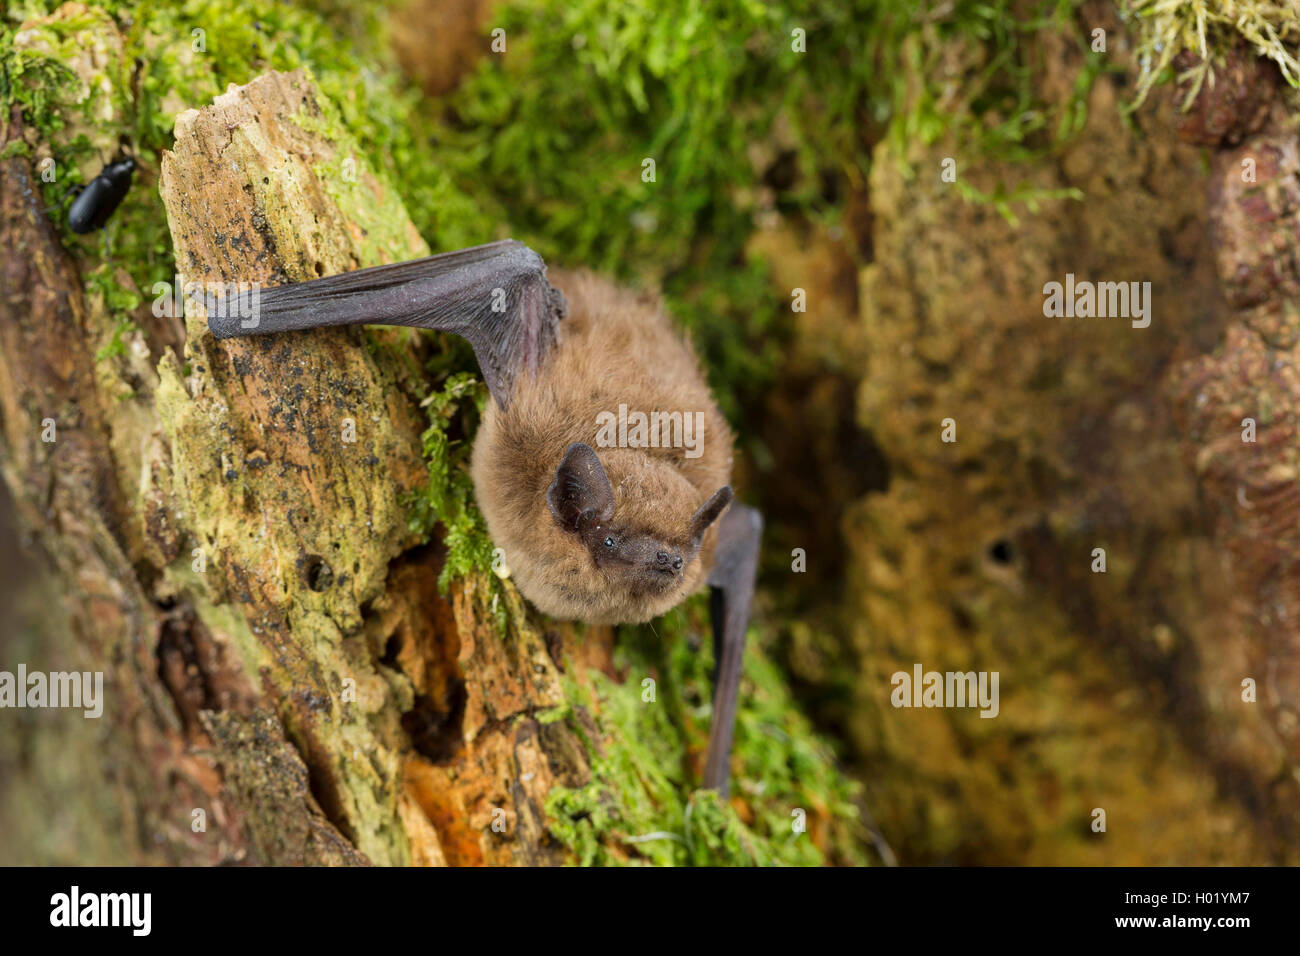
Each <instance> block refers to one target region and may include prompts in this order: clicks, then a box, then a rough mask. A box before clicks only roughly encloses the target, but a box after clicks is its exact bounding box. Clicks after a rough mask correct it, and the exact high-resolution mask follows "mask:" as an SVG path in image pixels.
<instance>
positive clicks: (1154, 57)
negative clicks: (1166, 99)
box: [1125, 0, 1300, 108]
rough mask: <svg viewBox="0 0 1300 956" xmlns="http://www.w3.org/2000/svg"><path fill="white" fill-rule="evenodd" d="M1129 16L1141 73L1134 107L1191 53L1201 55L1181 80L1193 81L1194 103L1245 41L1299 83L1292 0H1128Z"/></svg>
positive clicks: (1299, 25) (1297, 22)
mask: <svg viewBox="0 0 1300 956" xmlns="http://www.w3.org/2000/svg"><path fill="white" fill-rule="evenodd" d="M1125 14H1126V16H1127V17H1129V18H1131V19H1133V20H1134V21H1135V22H1136V25H1137V32H1138V38H1139V42H1138V55H1139V57H1140V58H1141V62H1142V76H1141V78H1140V80H1139V83H1138V91H1137V95H1136V96H1135V97H1134V103H1133V105H1134V107H1135V108H1136V107H1137V106H1140V105H1141V104H1142V102H1143V101H1144V100H1145V99H1146V97H1147V94H1149V93H1150V92H1151V89H1152V88H1153V87H1154V86H1156V85H1157V84H1159V83H1163V82H1167V81H1168V80H1170V79H1172V78H1173V61H1174V58H1175V57H1176V56H1178V54H1180V53H1182V52H1184V51H1190V52H1192V53H1194V54H1196V56H1197V57H1199V61H1198V62H1197V63H1196V65H1195V66H1193V67H1191V68H1190V69H1189V70H1188V71H1187V72H1186V74H1185V75H1183V76H1180V77H1179V79H1180V80H1184V79H1185V80H1190V81H1191V82H1190V85H1189V89H1188V91H1187V96H1186V98H1185V99H1184V101H1183V106H1184V108H1186V107H1188V106H1190V105H1191V103H1192V101H1193V100H1195V99H1196V94H1197V93H1199V92H1200V89H1201V86H1202V85H1204V83H1205V81H1206V79H1207V78H1208V77H1209V76H1212V75H1213V73H1214V66H1215V64H1216V63H1217V62H1221V60H1222V56H1223V53H1224V51H1225V50H1227V49H1229V48H1230V47H1232V46H1234V45H1236V44H1238V43H1245V44H1246V45H1248V46H1249V47H1251V48H1252V49H1254V51H1255V53H1256V54H1257V55H1258V56H1263V57H1267V58H1268V59H1270V60H1272V61H1273V62H1274V63H1276V64H1277V67H1278V69H1279V70H1280V71H1281V72H1282V76H1283V77H1284V78H1285V79H1286V81H1287V82H1288V83H1290V84H1291V85H1292V86H1293V87H1300V60H1298V59H1297V55H1298V54H1300V9H1298V8H1297V7H1296V5H1295V3H1294V2H1292V0H1282V2H1276V3H1275V2H1270V0H1232V2H1226V0H1181V2H1180V0H1126V3H1125Z"/></svg>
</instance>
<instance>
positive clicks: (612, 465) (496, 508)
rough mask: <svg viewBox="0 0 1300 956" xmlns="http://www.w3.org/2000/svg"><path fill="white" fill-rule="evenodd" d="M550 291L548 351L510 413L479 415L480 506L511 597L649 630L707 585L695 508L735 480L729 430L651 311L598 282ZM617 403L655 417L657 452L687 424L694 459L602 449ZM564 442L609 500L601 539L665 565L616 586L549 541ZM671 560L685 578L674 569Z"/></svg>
mask: <svg viewBox="0 0 1300 956" xmlns="http://www.w3.org/2000/svg"><path fill="white" fill-rule="evenodd" d="M558 284H559V286H560V288H561V290H562V291H563V292H564V293H565V295H566V298H567V299H568V305H569V313H568V316H567V317H566V318H565V319H564V321H563V322H561V323H560V331H559V341H558V344H557V345H556V347H555V348H554V349H552V350H551V353H550V355H549V356H548V358H547V359H546V361H545V362H543V363H542V365H541V367H540V368H539V369H538V371H537V373H536V374H535V375H531V376H526V377H522V378H520V379H519V380H517V381H516V383H515V387H514V391H513V393H512V394H511V397H510V404H509V405H508V406H507V407H506V408H504V409H503V408H500V407H499V406H496V405H492V406H490V407H489V408H488V412H487V417H486V419H485V421H484V422H483V426H482V428H481V429H480V430H479V434H478V438H477V439H476V440H475V445H474V487H475V489H476V492H477V496H478V501H479V507H480V508H482V510H483V514H484V517H486V518H487V524H488V530H489V531H490V532H491V533H492V539H493V541H495V542H496V543H497V544H498V545H499V546H500V547H501V548H503V549H504V550H505V560H506V564H507V566H508V567H509V568H510V573H511V575H512V576H513V578H514V580H515V582H516V583H517V584H518V586H519V590H520V591H521V592H522V593H523V595H524V596H525V597H526V598H528V599H529V600H530V601H531V602H532V603H533V604H534V605H536V606H537V608H538V609H540V610H542V611H544V612H546V613H547V614H550V615H553V616H555V617H559V618H564V619H568V620H572V619H580V620H584V621H588V622H589V623H592V624H626V623H636V622H640V621H646V620H649V619H650V618H652V617H656V616H658V615H660V614H662V613H664V612H665V611H667V610H669V609H671V608H672V607H674V606H676V605H677V604H679V603H680V602H681V600H682V598H684V597H686V596H687V595H690V594H692V593H694V592H696V591H699V590H700V589H701V588H703V587H704V585H705V583H706V582H707V580H708V570H709V568H710V567H711V566H712V563H713V551H714V545H715V539H716V537H717V534H716V528H715V527H713V526H710V527H709V528H708V530H707V531H706V532H705V535H704V537H703V540H702V541H701V542H699V543H698V545H696V547H698V552H699V553H698V554H692V546H693V542H692V541H691V538H690V534H689V530H690V524H691V519H692V517H693V516H694V514H695V512H696V511H697V510H698V509H699V508H700V506H701V505H703V504H704V503H705V502H706V501H708V500H709V498H710V497H711V496H712V495H713V493H714V492H716V491H718V489H720V488H723V487H725V486H726V485H727V484H728V482H729V481H730V480H731V445H732V439H731V430H730V429H729V428H728V427H727V423H726V421H725V419H724V418H723V417H722V414H721V413H720V412H719V411H718V409H717V407H716V405H715V404H714V402H713V399H712V397H711V396H710V394H709V390H708V387H707V386H706V385H705V383H704V378H703V376H702V375H701V373H700V369H699V366H698V363H697V362H696V360H695V356H694V354H693V353H692V351H691V350H690V348H689V347H688V346H687V345H686V344H685V342H683V341H682V339H681V337H680V336H679V335H678V334H677V332H676V331H675V330H674V329H673V328H672V327H671V326H670V325H669V323H668V320H667V318H666V317H665V316H664V314H663V312H662V311H661V310H660V309H659V308H658V307H657V306H656V305H655V304H653V303H649V302H646V301H644V300H638V299H637V298H636V297H635V296H633V295H631V294H630V293H628V292H626V291H624V290H621V289H618V288H617V287H615V286H613V285H611V284H610V283H608V282H606V281H604V280H602V279H599V278H597V277H595V276H590V275H570V276H563V277H560V278H559V279H558ZM620 405H622V406H623V407H624V409H625V410H630V413H635V412H638V411H640V412H642V413H644V414H645V415H646V416H647V420H648V418H649V416H650V414H651V413H660V414H659V415H656V417H655V421H656V422H657V423H659V424H660V425H661V427H660V428H658V429H656V434H655V435H654V436H653V437H654V443H655V444H656V445H662V444H666V445H670V446H671V444H672V440H673V439H674V438H676V439H678V441H679V442H680V443H684V440H685V430H686V427H687V424H689V427H690V430H691V436H690V437H691V439H692V441H693V442H695V443H697V444H698V447H696V448H693V449H687V448H685V447H681V446H680V444H679V447H626V446H628V445H640V444H648V443H649V441H650V440H651V439H650V436H649V434H648V432H646V433H643V436H636V435H634V436H633V437H632V439H631V440H625V441H624V445H625V447H617V446H615V447H602V442H600V441H599V440H598V436H599V435H600V434H601V432H602V430H603V431H604V432H605V433H606V435H607V436H609V437H615V438H617V430H616V428H611V427H608V426H605V427H603V428H602V425H601V424H599V423H602V422H609V421H610V420H611V419H617V417H618V414H619V406H620ZM664 413H672V415H673V417H672V418H671V419H670V418H669V416H668V414H664ZM697 413H700V414H697ZM687 416H689V419H688V418H687ZM626 417H627V416H626V415H625V416H624V420H625V421H626ZM664 422H668V423H669V424H668V428H667V431H668V434H667V435H664V431H665V429H664V428H663V427H662V426H663V423H664ZM701 424H702V426H703V427H702V428H698V425H701ZM674 426H676V427H674ZM609 433H614V434H613V435H610V434H609ZM641 437H644V442H643V441H641V440H640V438H641ZM624 438H625V439H626V438H627V436H626V434H625V435H624ZM661 438H666V439H668V440H667V441H660V439H661ZM574 443H583V444H585V445H587V446H589V447H591V448H592V449H594V450H595V451H596V454H597V456H598V457H599V461H600V464H601V465H602V466H603V468H604V471H605V474H606V476H607V477H608V480H609V483H610V486H611V488H612V490H613V494H614V508H613V515H614V517H613V519H611V520H610V521H609V522H608V523H607V526H606V527H605V528H603V529H602V530H603V531H608V532H611V533H613V534H614V535H615V536H616V540H617V541H618V542H619V543H620V544H621V543H622V542H623V541H624V540H626V538H627V537H628V535H630V534H643V535H646V536H647V537H648V538H649V539H653V540H654V541H657V542H658V545H657V546H655V547H654V548H653V554H651V555H649V556H650V557H653V558H655V559H656V560H657V557H658V555H659V554H667V555H668V556H669V560H668V562H666V563H665V565H664V568H663V570H662V571H660V570H653V571H651V572H649V573H648V574H646V575H645V580H644V581H643V582H642V584H641V586H640V587H636V588H634V587H631V586H620V584H623V583H624V582H623V580H622V578H624V577H626V575H625V573H624V567H623V565H622V564H621V563H620V564H619V565H617V566H615V567H613V568H610V567H608V566H606V567H601V566H600V565H599V564H598V563H597V561H596V560H594V559H593V556H592V554H591V552H590V550H589V549H588V548H587V547H586V546H584V542H583V541H582V540H581V539H580V538H579V536H578V535H577V534H571V533H566V532H564V531H563V530H559V531H558V533H557V528H558V527H559V526H558V525H557V521H556V519H555V516H554V515H553V514H552V510H551V508H550V507H549V506H548V502H547V489H548V488H549V487H550V485H551V483H552V482H553V481H554V480H555V471H556V465H557V464H558V463H559V461H560V459H561V458H562V457H563V455H564V453H565V451H566V450H567V449H568V448H569V446H571V445H573V444H574ZM691 454H694V455H695V457H688V455H691ZM599 544H602V545H603V538H602V539H601V542H599ZM647 547H649V545H648V544H647ZM602 550H610V549H604V548H603V547H598V548H597V556H596V557H597V558H600V557H602V555H601V554H600V552H601V551H602ZM691 557H694V560H690V558H691ZM677 558H682V559H683V561H682V566H681V567H680V568H673V567H672V562H674V561H675V560H676V559H677ZM633 573H635V572H633Z"/></svg>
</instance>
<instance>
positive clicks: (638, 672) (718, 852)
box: [546, 599, 865, 866]
mask: <svg viewBox="0 0 1300 956" xmlns="http://www.w3.org/2000/svg"><path fill="white" fill-rule="evenodd" d="M706 620H707V613H706V608H705V602H704V601H703V599H697V600H694V601H692V602H689V603H688V605H686V606H685V607H683V608H679V609H678V610H676V611H674V612H672V613H670V614H668V615H666V616H665V617H664V618H662V619H660V620H659V621H658V622H656V624H655V625H654V626H653V627H650V626H646V627H641V628H635V629H629V631H628V632H627V634H626V636H625V638H624V640H623V641H622V642H621V643H620V646H619V649H618V659H617V664H618V666H619V668H620V670H623V671H625V672H626V674H627V677H626V679H625V680H624V681H623V682H622V683H616V682H614V681H612V680H610V679H609V678H607V677H605V676H604V675H603V674H601V673H599V672H598V671H591V672H589V673H588V674H587V675H585V677H584V679H581V680H579V679H576V678H575V677H574V676H572V670H573V668H572V667H570V668H569V674H568V675H566V677H565V690H566V695H567V696H568V698H569V701H570V704H569V706H568V707H566V708H561V709H558V710H556V711H555V712H553V713H549V714H547V715H546V720H548V721H554V720H559V719H563V720H565V721H567V723H568V725H569V727H570V728H571V729H572V730H573V731H574V733H576V734H577V735H578V737H579V738H580V739H582V740H583V741H584V742H585V744H586V745H587V749H588V754H589V758H590V760H591V764H592V780H591V782H590V783H588V784H587V785H586V786H583V787H579V788H573V789H566V788H556V789H555V790H553V791H552V792H551V794H550V796H549V798H548V802H547V812H548V814H549V815H550V818H551V820H552V824H551V832H552V833H553V835H554V836H555V837H556V839H558V840H560V841H561V842H562V843H563V844H564V845H565V846H567V847H569V848H570V849H571V850H572V851H573V854H574V856H575V858H576V859H577V860H578V861H579V862H581V863H583V864H585V865H608V864H614V863H628V862H630V863H653V864H660V865H699V866H721V865H758V866H765V865H798V866H815V865H819V864H822V863H826V862H838V863H863V862H865V858H864V856H863V853H862V846H863V845H864V842H863V840H864V831H863V827H862V823H861V821H860V818H859V809H858V806H857V802H856V801H857V799H858V787H857V785H855V784H853V783H851V782H849V781H848V779H847V778H845V777H844V776H843V775H841V774H840V773H839V772H838V770H837V769H836V768H835V762H834V758H833V755H832V754H831V753H830V751H829V749H828V748H827V747H826V745H825V744H824V743H823V742H821V741H820V740H819V739H818V738H817V737H816V736H815V735H814V734H813V733H812V730H811V728H810V727H809V725H808V722H807V721H806V720H805V719H804V718H803V717H802V716H800V715H799V714H798V711H797V709H796V708H795V706H794V704H793V701H792V700H791V698H790V695H789V691H788V689H787V687H786V685H785V681H784V678H783V677H782V675H781V674H780V672H779V671H778V669H777V668H776V667H775V666H774V665H773V664H772V663H771V661H770V660H769V659H768V658H767V656H766V654H765V653H764V652H763V651H762V649H761V648H760V647H759V646H758V645H756V644H754V643H753V641H752V640H751V644H750V647H749V649H748V651H747V653H746V658H745V674H744V679H743V682H742V686H741V694H740V708H739V713H738V715H737V720H736V739H735V749H734V753H735V760H734V761H733V767H734V775H733V782H732V791H733V799H732V800H731V801H730V802H724V801H722V800H720V799H719V798H718V796H717V795H716V794H714V793H712V792H711V791H702V790H692V789H691V787H692V782H693V781H694V780H696V779H697V777H696V772H695V770H694V769H693V768H692V765H691V762H690V759H689V757H688V755H689V754H699V753H701V752H702V751H703V749H704V747H705V744H706V739H707V733H708V724H709V717H710V712H711V704H710V700H711V694H712V691H711V677H710V674H711V672H712V666H713V663H712V659H711V657H710V655H709V653H708V651H707V642H699V641H698V635H699V634H701V633H706V629H705V627H704V625H705V622H706ZM692 636H695V639H692ZM752 636H753V634H751V637H752ZM648 680H653V682H654V683H653V684H650V683H647V681H648ZM652 698H653V699H652ZM584 713H586V714H590V715H592V716H593V717H594V719H595V721H596V724H597V725H598V727H599V729H600V730H601V738H602V740H603V743H601V744H599V745H598V744H597V741H595V740H593V739H592V738H591V736H590V733H589V731H588V729H587V727H588V725H587V724H586V723H585V721H584V719H583V714H584ZM742 814H743V817H744V819H743V820H742ZM798 819H802V820H805V821H806V823H807V826H806V829H805V830H804V831H803V832H797V831H796V828H795V822H796V820H798Z"/></svg>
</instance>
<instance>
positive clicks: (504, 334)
mask: <svg viewBox="0 0 1300 956" xmlns="http://www.w3.org/2000/svg"><path fill="white" fill-rule="evenodd" d="M557 282H558V283H559V285H560V286H561V287H562V288H563V290H564V291H563V293H562V292H561V291H560V290H558V289H556V288H555V287H554V286H552V285H551V283H550V281H549V280H548V278H547V270H546V266H545V264H544V263H543V261H542V259H541V257H540V256H539V255H537V253H535V252H534V251H533V250H531V249H529V248H528V247H527V246H525V245H523V244H522V243H519V242H515V241H514V240H504V241H501V242H493V243H489V244H487V245H482V246H475V247H473V248H469V249H462V250H459V251H455V252H447V253H443V254H441V255H436V256H429V257H427V258H423V259H416V260H413V261H410V262H401V263H396V264H394V265H386V266H378V267H376V268H370V269H360V270H357V271H354V272H346V273H342V274H339V275H334V276H327V277H325V278H321V279H312V280H309V281H307V282H302V283H298V284H294V285H287V286H278V287H274V288H270V289H262V290H244V289H241V290H240V291H238V292H237V293H233V292H232V294H231V295H229V296H227V297H226V298H225V299H223V300H217V299H214V298H212V297H209V299H208V328H209V330H210V331H211V332H212V334H213V335H215V336H217V337H218V338H228V337H231V336H244V335H265V334H274V333H278V332H286V331H292V330H303V329H312V328H317V327H322V326H337V325H359V324H375V325H398V326H415V327H419V328H426V329H435V330H438V331H441V332H451V333H454V334H456V335H459V336H462V337H463V338H465V339H467V340H468V341H469V343H470V345H471V346H472V347H473V349H474V354H475V357H476V358H477V360H478V363H479V367H480V369H481V370H482V373H483V378H484V380H485V381H486V383H487V386H488V391H489V392H490V394H491V396H492V401H491V402H490V403H489V405H488V408H487V411H486V413H485V415H484V419H483V422H482V424H481V425H480V428H479V432H478V435H477V436H476V438H475V442H474V449H473V455H472V459H471V474H472V477H473V480H474V489H475V496H476V498H477V501H478V505H479V508H480V510H481V511H482V513H483V516H484V518H485V520H486V522H487V527H488V531H489V533H490V534H491V536H492V538H493V541H494V542H495V543H496V544H497V545H498V546H499V547H501V548H503V549H504V552H505V563H506V565H507V566H508V567H509V570H510V574H511V576H512V578H513V579H514V581H515V583H516V585H517V586H518V588H519V591H520V593H521V594H522V595H523V596H524V597H525V598H526V599H527V600H528V601H529V602H531V603H532V604H533V605H534V606H535V607H536V608H537V609H538V610H540V611H542V612H544V613H546V614H550V615H552V616H554V617H557V618H561V619H565V620H581V621H586V622H588V623H592V624H632V623H639V622H643V621H648V620H650V619H651V618H653V617H656V616H658V615H660V614H662V613H664V612H665V611H667V610H669V609H671V608H673V607H675V606H676V605H677V604H679V603H680V602H681V601H683V600H684V599H685V598H686V597H688V596H689V595H691V594H694V593H696V592H698V591H701V590H703V589H704V588H705V587H708V588H710V589H711V600H710V615H711V619H712V626H713V649H714V661H715V669H714V679H713V685H714V686H713V697H714V707H713V719H712V725H711V728H710V733H709V749H708V753H707V756H706V760H705V770H704V776H703V780H702V783H703V785H704V786H705V787H706V788H709V789H713V790H717V791H718V792H720V793H722V794H723V795H725V794H726V792H727V786H728V779H729V776H730V767H729V765H730V754H731V744H732V737H733V732H734V725H735V716H736V702H737V695H738V693H739V687H740V676H741V659H742V655H743V651H744V644H745V630H746V627H747V626H748V621H749V611H750V603H751V600H752V598H753V594H754V581H755V574H756V568H757V559H758V549H759V542H760V537H761V533H762V519H761V517H760V515H759V513H758V512H757V511H756V510H755V509H753V508H750V507H747V506H745V505H742V504H740V503H739V502H736V501H734V500H733V493H732V488H731V485H730V480H731V468H732V443H733V439H732V435H731V431H730V429H729V427H728V426H727V423H726V420H725V419H724V418H723V416H722V414H721V412H719V411H718V408H717V405H716V403H715V402H714V401H713V398H712V395H711V393H710V392H709V388H708V386H707V384H706V383H705V379H704V375H703V373H702V371H701V368H700V365H699V362H698V361H697V359H696V357H695V355H694V352H693V351H692V349H691V348H690V346H689V345H688V344H687V343H686V341H685V340H684V339H683V338H682V337H681V335H680V334H679V333H678V332H677V331H676V330H675V329H674V328H673V326H672V323H671V321H670V320H669V318H668V316H667V315H666V314H665V312H664V310H663V309H662V308H661V307H659V305H658V304H657V303H655V302H653V301H651V300H649V299H646V298H643V297H638V296H636V295H634V294H633V293H631V292H629V291H627V290H624V289H621V288H619V287H617V286H616V285H614V284H613V283H611V282H609V281H608V280H605V279H602V278H600V277H598V276H595V275H592V274H590V273H564V274H562V275H558V274H557Z"/></svg>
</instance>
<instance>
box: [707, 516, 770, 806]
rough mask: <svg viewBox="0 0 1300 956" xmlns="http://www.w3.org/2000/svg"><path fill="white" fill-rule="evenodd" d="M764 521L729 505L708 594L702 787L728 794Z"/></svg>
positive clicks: (710, 574)
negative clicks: (708, 689) (708, 720)
mask: <svg viewBox="0 0 1300 956" xmlns="http://www.w3.org/2000/svg"><path fill="white" fill-rule="evenodd" d="M762 535H763V516H762V515H760V514H759V513H758V512H757V511H756V510H755V509H753V508H750V507H747V506H745V505H742V504H732V506H731V507H730V508H728V509H727V513H726V514H724V515H723V516H722V519H721V521H720V523H719V524H718V547H717V551H716V552H715V553H714V558H713V570H712V571H711V572H709V584H710V585H711V588H712V593H711V598H712V601H711V609H712V612H713V660H714V666H715V668H716V670H715V671H714V678H713V725H712V727H711V728H710V730H709V755H708V758H707V760H706V761H705V764H704V786H705V787H707V788H709V789H711V790H717V791H718V792H719V793H720V794H722V795H723V796H726V794H727V778H728V777H729V776H730V770H731V768H730V763H731V738H732V735H733V734H734V732H735V729H736V697H737V695H738V694H739V691H740V664H741V658H742V657H743V656H744V651H745V629H746V628H747V627H748V626H749V605H750V602H751V601H752V600H753V597H754V578H755V575H756V574H757V571H758V546H759V541H760V539H761V538H762Z"/></svg>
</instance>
